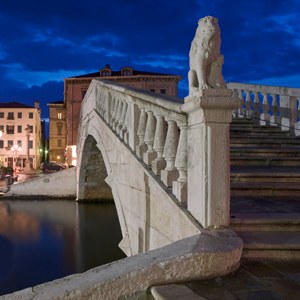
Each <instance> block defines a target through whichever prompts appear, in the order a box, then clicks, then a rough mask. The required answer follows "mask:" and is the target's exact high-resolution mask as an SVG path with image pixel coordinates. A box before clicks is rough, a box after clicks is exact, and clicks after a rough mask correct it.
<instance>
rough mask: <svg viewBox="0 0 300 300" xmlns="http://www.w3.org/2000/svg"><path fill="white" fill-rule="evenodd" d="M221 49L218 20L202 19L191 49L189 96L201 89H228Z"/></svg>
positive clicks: (211, 18)
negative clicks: (223, 71) (223, 72)
mask: <svg viewBox="0 0 300 300" xmlns="http://www.w3.org/2000/svg"><path fill="white" fill-rule="evenodd" d="M220 47H221V34H220V28H219V25H218V19H216V18H214V17H210V16H208V17H205V18H202V19H200V20H199V22H198V28H197V30H196V34H195V37H194V39H193V41H192V44H191V49H190V71H189V74H188V79H189V95H193V94H194V92H197V91H198V90H201V89H208V88H226V83H225V81H224V78H223V75H222V65H223V63H224V58H223V56H222V55H221V54H220Z"/></svg>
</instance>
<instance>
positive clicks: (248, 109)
mask: <svg viewBox="0 0 300 300" xmlns="http://www.w3.org/2000/svg"><path fill="white" fill-rule="evenodd" d="M227 86H228V88H230V89H233V90H236V91H237V92H238V95H239V98H240V99H241V100H242V101H243V105H242V106H241V107H240V108H239V109H237V110H236V111H235V117H238V118H253V119H255V120H257V122H258V123H259V124H260V125H262V126H265V125H272V126H280V127H281V130H282V131H290V132H292V133H294V134H295V135H296V136H298V135H300V89H297V88H287V87H275V86H266V85H256V84H245V83H236V82H231V83H228V85H227Z"/></svg>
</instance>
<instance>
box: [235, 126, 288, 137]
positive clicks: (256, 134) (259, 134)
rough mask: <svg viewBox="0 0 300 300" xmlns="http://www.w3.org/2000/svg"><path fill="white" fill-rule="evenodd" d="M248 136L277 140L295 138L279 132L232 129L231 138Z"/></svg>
mask: <svg viewBox="0 0 300 300" xmlns="http://www.w3.org/2000/svg"><path fill="white" fill-rule="evenodd" d="M241 135H242V136H247V137H258V138H260V137H273V136H275V137H277V138H280V137H281V138H293V136H292V135H291V134H290V133H289V132H278V131H270V130H257V131H256V130H253V129H251V128H249V129H247V130H243V129H235V130H233V129H230V137H239V136H241Z"/></svg>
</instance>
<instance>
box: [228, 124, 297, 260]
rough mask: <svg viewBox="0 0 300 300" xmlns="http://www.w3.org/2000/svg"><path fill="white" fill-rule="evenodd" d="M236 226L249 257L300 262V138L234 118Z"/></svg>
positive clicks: (233, 216)
mask: <svg viewBox="0 0 300 300" xmlns="http://www.w3.org/2000/svg"><path fill="white" fill-rule="evenodd" d="M230 142H231V227H232V229H233V230H235V231H236V232H237V234H238V235H239V236H240V237H241V238H242V239H243V241H244V253H243V255H244V257H249V258H250V257H251V258H262V259H263V258H274V259H275V258H280V259H299V258H300V137H295V136H293V135H291V134H290V133H289V132H283V131H281V129H280V128H279V127H274V126H263V127H262V126H259V125H256V124H255V122H254V121H252V120H251V119H234V120H233V122H232V124H231V127H230Z"/></svg>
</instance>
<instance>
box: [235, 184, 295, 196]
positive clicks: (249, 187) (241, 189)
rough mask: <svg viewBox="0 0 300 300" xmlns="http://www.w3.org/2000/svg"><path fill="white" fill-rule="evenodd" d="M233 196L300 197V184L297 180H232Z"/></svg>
mask: <svg viewBox="0 0 300 300" xmlns="http://www.w3.org/2000/svg"><path fill="white" fill-rule="evenodd" d="M230 192H231V196H248V195H252V196H269V197H273V196H281V197H283V196H287V197H295V198H297V199H300V185H299V184H298V183H297V182H296V183H295V182H276V183H274V182H259V183H258V182H231V184H230Z"/></svg>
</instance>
